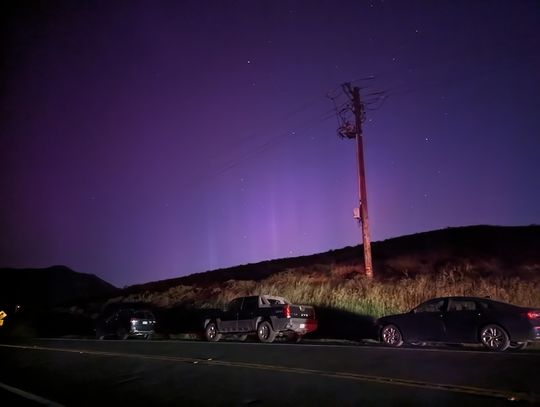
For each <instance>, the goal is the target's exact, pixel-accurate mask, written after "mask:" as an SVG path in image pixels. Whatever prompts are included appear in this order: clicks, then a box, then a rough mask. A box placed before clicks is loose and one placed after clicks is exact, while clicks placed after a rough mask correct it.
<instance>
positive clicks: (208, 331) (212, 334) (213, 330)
mask: <svg viewBox="0 0 540 407" xmlns="http://www.w3.org/2000/svg"><path fill="white" fill-rule="evenodd" d="M204 336H205V338H206V340H207V341H208V342H217V341H219V340H220V339H221V334H220V333H219V332H218V329H217V325H216V323H215V322H210V323H208V325H206V328H204Z"/></svg>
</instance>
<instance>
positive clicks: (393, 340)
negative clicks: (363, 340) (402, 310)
mask: <svg viewBox="0 0 540 407" xmlns="http://www.w3.org/2000/svg"><path fill="white" fill-rule="evenodd" d="M381 341H382V342H384V343H385V344H386V345H388V346H394V347H398V346H401V345H403V336H402V335H401V331H400V330H399V328H398V327H397V326H395V325H386V326H385V327H383V329H382V331H381Z"/></svg>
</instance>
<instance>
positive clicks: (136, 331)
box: [129, 327, 154, 336]
mask: <svg viewBox="0 0 540 407" xmlns="http://www.w3.org/2000/svg"><path fill="white" fill-rule="evenodd" d="M153 334H154V330H153V329H145V330H142V329H138V328H134V327H132V328H131V329H130V330H129V335H130V336H146V335H153Z"/></svg>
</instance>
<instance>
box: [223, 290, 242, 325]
mask: <svg viewBox="0 0 540 407" xmlns="http://www.w3.org/2000/svg"><path fill="white" fill-rule="evenodd" d="M243 300H244V298H236V299H234V300H232V301H231V302H230V303H229V305H227V308H226V309H225V311H224V312H223V314H222V315H221V321H220V323H219V330H220V331H221V332H236V331H237V329H238V313H239V312H240V309H241V308H242V301H243Z"/></svg>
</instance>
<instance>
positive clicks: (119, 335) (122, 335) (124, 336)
mask: <svg viewBox="0 0 540 407" xmlns="http://www.w3.org/2000/svg"><path fill="white" fill-rule="evenodd" d="M128 336H129V335H128V332H127V331H126V330H125V329H124V328H118V329H117V330H116V337H117V338H118V339H120V340H121V341H124V340H126V339H127V338H128Z"/></svg>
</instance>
